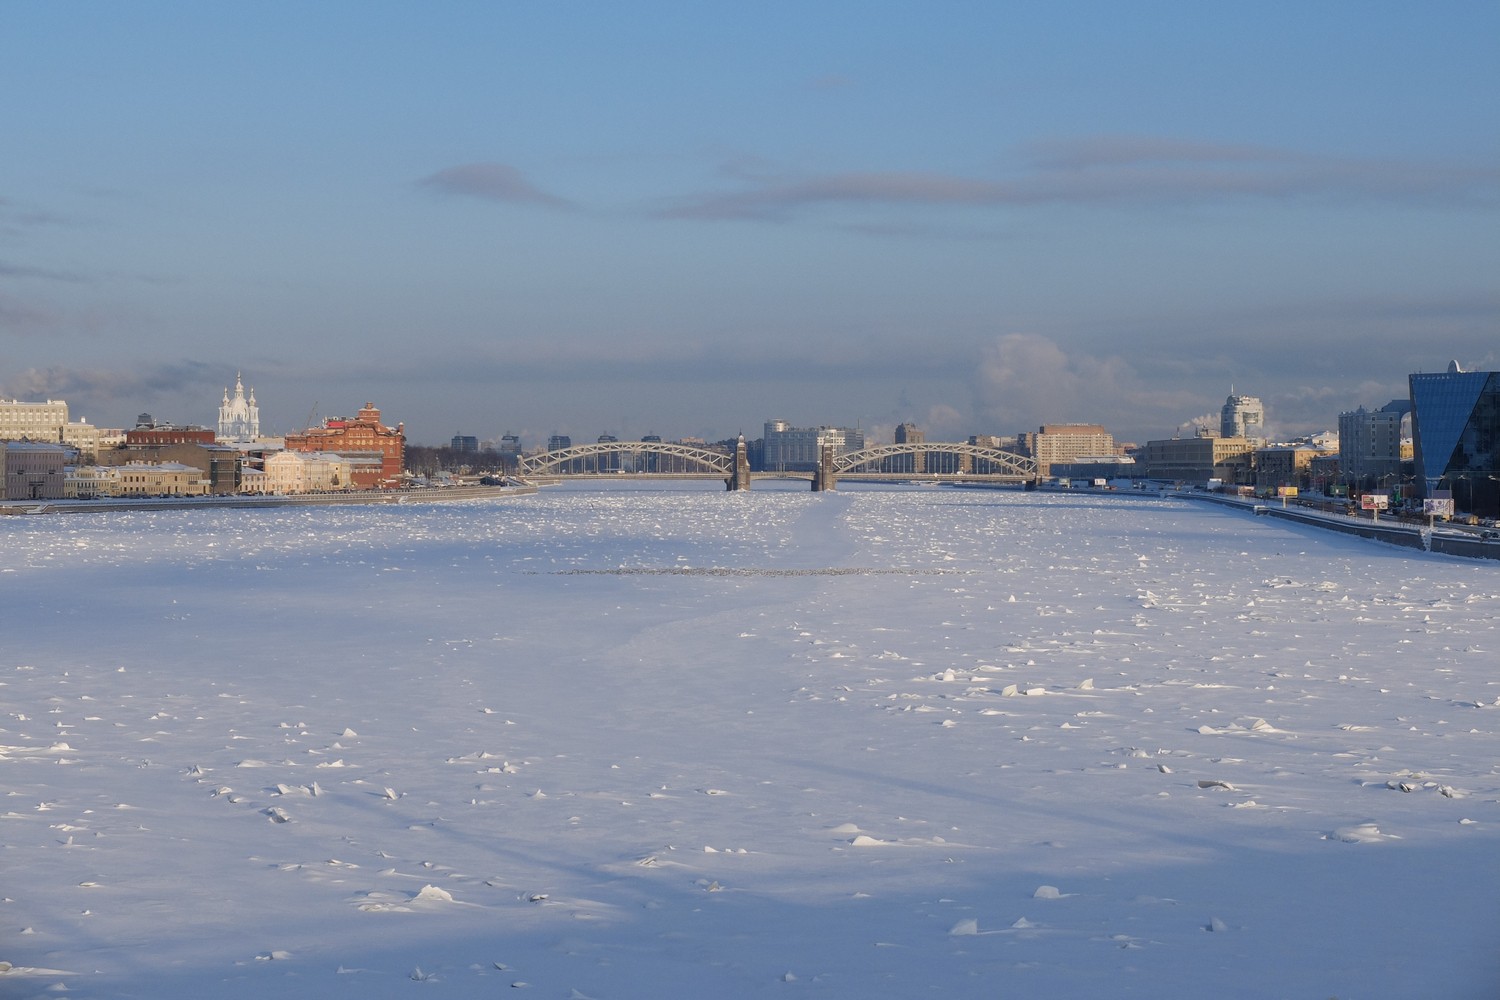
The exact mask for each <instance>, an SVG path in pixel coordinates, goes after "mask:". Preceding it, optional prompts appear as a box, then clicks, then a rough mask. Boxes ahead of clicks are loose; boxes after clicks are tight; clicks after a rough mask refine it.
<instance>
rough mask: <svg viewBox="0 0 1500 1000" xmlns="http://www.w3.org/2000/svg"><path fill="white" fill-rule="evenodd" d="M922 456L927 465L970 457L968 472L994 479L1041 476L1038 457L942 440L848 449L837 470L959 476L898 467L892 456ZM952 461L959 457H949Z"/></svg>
mask: <svg viewBox="0 0 1500 1000" xmlns="http://www.w3.org/2000/svg"><path fill="white" fill-rule="evenodd" d="M919 455H920V456H922V457H923V459H924V465H925V464H929V463H927V462H926V461H925V460H926V459H929V458H943V457H945V456H956V457H957V458H956V460H957V461H960V462H961V461H962V460H963V459H968V464H969V466H970V469H971V470H972V471H971V472H967V473H964V474H965V475H973V476H985V477H987V478H992V479H1014V480H1017V481H1020V480H1029V479H1035V478H1036V475H1037V465H1036V460H1035V459H1032V458H1027V457H1026V456H1025V455H1017V454H1015V453H1013V452H1009V451H1001V450H999V449H998V448H986V447H984V446H983V445H977V444H952V443H944V442H941V441H923V442H921V443H913V444H883V445H876V446H875V447H873V448H862V449H860V450H859V451H851V452H846V453H844V454H842V455H835V456H834V458H833V471H834V472H835V474H837V475H839V476H847V475H881V476H889V475H893V474H898V475H915V476H932V477H934V478H946V477H947V476H952V475H957V474H958V470H952V471H943V472H931V471H922V470H918V469H917V468H916V463H915V462H913V463H912V468H910V469H900V470H894V469H892V467H891V463H890V462H889V460H890V459H893V458H902V457H912V458H915V457H916V456H919ZM947 461H949V462H952V461H955V459H947Z"/></svg>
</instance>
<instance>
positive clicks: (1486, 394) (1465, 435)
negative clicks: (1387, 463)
mask: <svg viewBox="0 0 1500 1000" xmlns="http://www.w3.org/2000/svg"><path fill="white" fill-rule="evenodd" d="M1408 383H1409V385H1410V387H1411V405H1412V433H1413V436H1414V437H1415V438H1416V463H1417V475H1418V476H1419V478H1420V480H1421V482H1422V484H1423V485H1424V486H1425V488H1426V490H1427V495H1429V496H1430V495H1432V493H1433V492H1434V491H1440V490H1447V491H1449V493H1450V494H1451V495H1452V497H1453V503H1454V507H1455V508H1456V509H1457V510H1458V511H1459V512H1461V513H1469V514H1478V515H1479V516H1481V517H1497V516H1500V372H1466V371H1461V370H1459V368H1458V365H1456V364H1454V365H1450V366H1449V369H1448V371H1446V372H1443V373H1440V374H1431V375H1428V374H1418V375H1410V376H1408Z"/></svg>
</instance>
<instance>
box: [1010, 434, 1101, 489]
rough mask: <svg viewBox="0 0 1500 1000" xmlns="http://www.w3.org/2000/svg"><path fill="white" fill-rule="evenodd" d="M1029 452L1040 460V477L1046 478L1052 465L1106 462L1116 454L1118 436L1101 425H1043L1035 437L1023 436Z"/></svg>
mask: <svg viewBox="0 0 1500 1000" xmlns="http://www.w3.org/2000/svg"><path fill="white" fill-rule="evenodd" d="M1023 439H1024V441H1025V445H1026V452H1027V454H1029V455H1030V456H1031V457H1032V458H1033V459H1035V460H1036V467H1037V475H1039V476H1045V475H1047V474H1048V472H1049V471H1050V469H1051V467H1052V464H1053V463H1054V462H1056V463H1071V462H1077V461H1079V460H1080V459H1085V458H1104V457H1108V456H1111V455H1113V454H1114V453H1115V436H1114V435H1113V434H1111V433H1110V432H1109V431H1107V430H1105V429H1104V428H1103V427H1102V426H1101V425H1099V424H1043V425H1042V426H1041V427H1040V428H1039V429H1038V431H1037V433H1035V434H1026V435H1024V436H1023Z"/></svg>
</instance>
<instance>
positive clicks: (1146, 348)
mask: <svg viewBox="0 0 1500 1000" xmlns="http://www.w3.org/2000/svg"><path fill="white" fill-rule="evenodd" d="M720 7H726V8H727V5H711V4H689V3H650V2H638V3H631V4H619V3H575V4H566V3H548V4H542V3H533V4H520V3H424V4H416V3H404V4H398V3H382V2H362V3H341V2H323V3H317V4H303V3H275V2H269V3H267V2H262V3H256V4H236V5H231V4H202V3H152V2H137V3H130V4H83V3H41V2H35V3H32V2H24V3H23V2H14V0H0V24H3V30H0V93H4V94H6V95H7V96H6V99H4V100H3V101H0V395H3V396H5V397H7V398H9V397H13V396H19V397H21V398H47V397H51V398H63V399H66V400H68V402H69V404H70V408H71V410H72V413H73V414H74V416H75V418H77V417H79V416H83V417H87V418H88V419H89V420H90V421H92V422H94V423H98V424H102V425H121V424H128V423H131V422H133V421H134V418H135V415H136V414H137V413H139V412H141V411H149V412H151V413H153V414H155V415H156V416H157V417H158V418H161V419H167V420H172V421H174V422H177V423H211V422H212V420H213V419H214V418H215V415H216V407H217V403H218V398H219V394H220V393H221V391H222V389H223V387H224V386H225V385H226V384H231V385H232V384H233V380H234V375H235V372H236V370H243V371H244V373H245V377H246V381H247V382H248V383H250V384H252V385H253V386H254V387H255V389H256V392H257V396H258V398H259V402H260V405H261V415H262V424H263V427H264V429H266V430H268V431H274V432H278V433H279V432H284V431H287V430H292V429H296V428H298V427H300V426H302V425H303V424H304V423H305V422H306V420H307V417H308V414H309V413H311V412H314V411H316V412H317V413H318V414H319V415H321V416H327V415H333V414H341V413H352V412H353V411H354V410H356V409H357V408H358V407H359V406H360V405H361V404H362V403H363V402H365V401H366V400H370V401H373V402H375V403H376V405H378V406H380V407H381V408H382V409H383V410H384V412H385V416H386V417H387V419H388V420H390V421H391V422H395V421H397V420H400V421H404V422H405V423H406V425H407V430H408V433H409V435H410V436H411V438H412V439H413V440H415V441H419V442H423V443H438V442H445V441H446V440H447V438H448V437H450V436H451V435H453V434H454V433H459V432H462V433H466V434H476V435H479V436H480V437H495V436H498V435H499V434H501V433H503V432H505V431H515V432H518V433H521V434H522V435H523V438H524V439H525V440H526V443H528V444H538V443H541V440H542V439H543V438H544V437H545V435H547V434H549V433H552V432H555V431H556V432H564V433H570V434H572V435H573V436H574V438H575V440H592V439H593V438H594V437H596V436H598V435H599V434H601V433H612V434H615V435H617V436H619V437H622V438H633V437H638V436H639V435H641V434H645V433H650V432H655V433H659V434H662V435H664V436H667V437H678V436H682V435H690V434H700V435H704V436H707V437H710V438H714V437H722V436H729V435H732V434H734V433H736V432H738V431H741V430H743V431H745V432H746V433H748V434H750V436H756V435H758V433H759V430H760V426H761V424H762V423H763V422H764V421H765V420H766V419H767V418H769V417H781V418H784V419H787V420H790V421H792V422H793V423H794V424H797V425H809V424H819V423H832V424H854V423H859V424H860V425H861V426H863V427H865V428H866V430H867V432H869V433H870V434H872V435H874V436H875V437H882V436H888V435H889V432H890V428H891V427H892V426H893V425H894V424H895V423H897V422H899V421H901V420H914V421H916V422H917V423H919V424H921V425H923V426H924V427H926V428H927V429H928V431H929V438H930V439H933V438H947V439H961V438H962V437H964V436H967V435H969V434H974V433H984V434H1010V433H1016V432H1017V431H1023V430H1030V429H1035V426H1036V425H1038V424H1040V423H1043V422H1061V421H1084V422H1102V423H1105V424H1106V425H1108V426H1109V427H1110V428H1111V429H1112V430H1114V431H1115V433H1116V435H1117V437H1120V438H1122V439H1132V440H1144V439H1146V438H1151V437H1167V436H1171V435H1172V433H1174V432H1175V431H1176V430H1177V429H1178V427H1179V426H1181V425H1182V424H1184V423H1186V422H1188V421H1190V420H1192V419H1194V418H1196V417H1198V416H1200V415H1202V414H1205V413H1209V412H1216V411H1217V409H1218V407H1219V406H1220V405H1221V404H1222V403H1223V400H1224V397H1225V396H1226V395H1227V394H1228V393H1229V391H1230V388H1231V386H1232V387H1233V388H1234V389H1235V390H1236V391H1239V392H1244V393H1250V394H1254V395H1259V396H1260V397H1262V399H1263V400H1264V401H1265V403H1266V408H1267V419H1268V422H1269V423H1270V424H1271V425H1272V426H1273V427H1274V428H1276V429H1278V430H1281V431H1284V432H1286V433H1294V432H1301V431H1310V430H1318V429H1323V428H1327V427H1331V426H1333V425H1334V424H1335V423H1336V414H1337V413H1338V412H1339V411H1340V410H1344V409H1352V408H1354V407H1356V406H1358V405H1361V404H1363V405H1366V406H1378V405H1381V404H1383V403H1385V402H1386V401H1387V400H1389V399H1391V398H1393V397H1395V396H1400V395H1404V394H1405V391H1406V389H1405V384H1406V383H1405V376H1406V374H1407V373H1408V372H1411V371H1418V370H1427V371H1432V370H1439V369H1441V368H1442V367H1443V366H1445V365H1446V364H1447V363H1448V361H1449V360H1450V359H1455V358H1456V359H1458V360H1460V361H1462V362H1464V363H1466V364H1469V365H1474V366H1479V367H1492V368H1493V367H1500V322H1497V321H1500V288H1497V283H1500V225H1497V222H1500V219H1497V214H1500V213H1497V207H1500V65H1497V64H1500V60H1496V59H1495V58H1494V49H1495V41H1496V39H1497V38H1500V5H1497V4H1495V3H1493V2H1472V3H1463V2H1455V3H1435V4H1430V5H1414V4H1404V3H1379V2H1364V3H1337V2H1321V3H1316V4H1307V3H1257V4H1198V3H1188V2H1181V3H1129V4H1123V3H1113V2H1110V3H1105V2H1100V3H1047V4H1043V3H1024V4H1022V3H1016V4H1006V3H922V4H915V3H913V4H906V3H873V4H872V3H868V2H867V3H859V4H855V3H817V4H808V3H760V4H746V5H736V6H734V7H733V8H732V9H718V8H720Z"/></svg>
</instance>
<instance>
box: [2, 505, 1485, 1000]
mask: <svg viewBox="0 0 1500 1000" xmlns="http://www.w3.org/2000/svg"><path fill="white" fill-rule="evenodd" d="M12 522H15V523H12ZM0 530H3V531H5V532H6V533H7V537H6V539H5V545H4V548H3V550H0V588H3V591H0V597H3V601H4V606H5V607H6V608H7V609H8V611H7V620H8V621H7V626H6V628H5V636H6V639H7V642H6V644H5V650H4V652H3V653H0V705H3V709H4V712H5V715H4V717H3V718H0V765H3V767H4V768H5V773H6V775H7V781H6V783H5V800H4V803H3V815H4V821H5V831H6V834H5V837H4V841H3V854H0V856H3V857H4V858H5V861H6V864H5V871H6V882H5V886H4V888H3V889H0V894H3V897H4V901H3V902H0V928H3V929H4V933H3V936H0V941H3V942H4V944H3V948H4V950H3V952H0V959H4V960H6V961H8V962H9V963H10V965H11V968H10V969H9V970H7V971H0V995H5V996H11V995H14V996H57V995H59V994H61V995H72V996H96V997H126V996H142V997H145V996H152V997H162V996H183V997H196V996H202V995H210V994H211V995H217V996H223V997H241V996H243V997H249V996H260V995H264V994H265V993H267V992H268V991H270V992H274V993H275V994H276V995H279V996H308V997H314V996H316V997H328V996H358V997H384V996H414V995H424V996H439V995H442V996H476V995H490V994H491V993H492V992H494V991H497V990H500V989H509V988H512V987H514V988H517V989H525V990H528V991H530V992H532V993H535V994H536V995H540V996H557V997H571V996H575V995H576V996H585V997H597V998H600V1000H603V998H607V997H654V996H667V995H677V996H716V997H759V996H778V997H779V996H810V997H813V996H826V997H834V996H838V997H843V996H849V997H852V996H860V997H909V996H912V995H916V994H919V993H927V992H932V993H939V994H947V995H968V996H993V995H997V994H998V995H1018V996H1033V995H1047V996H1055V997H1069V996H1076V997H1093V996H1102V995H1115V996H1152V997H1159V996H1197V995H1210V994H1211V995H1215V996H1231V997H1232V996H1243V997H1261V996H1274V995H1288V996H1292V995H1297V996H1362V997H1367V996H1375V997H1404V996H1415V995H1430V996H1438V995H1442V996H1475V997H1479V996H1492V995H1494V994H1495V992H1496V986H1497V984H1500V959H1497V957H1496V956H1497V951H1496V949H1495V947H1494V928H1495V927H1497V926H1500V920H1497V919H1496V918H1497V916H1500V912H1497V911H1500V903H1497V902H1496V900H1497V899H1500V893H1497V889H1500V860H1497V859H1500V853H1497V851H1496V847H1497V844H1496V832H1497V829H1500V827H1497V819H1500V817H1497V815H1496V804H1497V799H1500V754H1497V749H1500V741H1497V739H1496V732H1497V720H1500V674H1497V673H1496V670H1495V665H1496V662H1497V657H1496V649H1497V648H1500V643H1497V642H1496V638H1497V636H1496V631H1497V625H1496V622H1497V617H1500V616H1497V612H1500V576H1497V574H1496V570H1495V568H1494V567H1493V566H1489V565H1475V564H1472V563H1468V562H1461V561H1458V560H1447V559H1443V558H1441V557H1430V556H1429V557H1422V556H1420V555H1415V554H1412V553H1408V552H1405V551H1399V552H1398V551H1396V550H1393V549H1387V548H1385V547H1383V546H1380V545H1378V544H1374V543H1369V542H1363V541H1360V540H1357V539H1352V538H1347V537H1345V536H1337V535H1332V534H1322V533H1318V532H1316V531H1315V530H1313V529H1304V528H1299V527H1296V526H1293V525H1289V524H1286V523H1284V522H1273V521H1269V520H1268V519H1263V518H1255V519H1252V518H1248V517H1236V516H1233V515H1229V514H1226V513H1224V512H1221V511H1218V510H1204V509H1199V508H1197V507H1194V506H1191V505H1188V504H1184V503H1177V502H1167V503H1162V504H1155V503H1122V502H1118V501H1110V500H1108V499H1099V498H1088V497H1078V498H1074V497H1059V496H1036V495H1023V494H1016V493H1000V492H989V491H974V492H967V491H950V490H915V491H907V492H900V491H881V490H862V489H848V490H843V491H841V492H839V493H835V494H823V495H810V494H805V493H801V492H796V493H793V492H776V491H771V490H767V491H764V492H759V491H757V492H752V493H751V494H749V495H748V496H745V495H741V496H725V495H724V494H723V493H721V492H713V491H709V490H702V489H692V488H684V489H681V490H675V491H660V492H658V491H650V490H627V491H624V492H621V493H612V492H610V493H607V492H602V491H593V490H588V489H557V490H549V491H545V492H544V493H543V494H541V495H539V496H535V497H528V498H518V499H515V500H511V501H505V502H498V503H476V504H462V505H451V506H431V507H411V508H369V509H363V510H355V509H337V508H325V509H315V510H305V511H302V510H299V511H276V512H241V511H223V512H191V513H171V514H166V513H163V514H140V515H129V516H115V517H104V516H94V515H89V516H77V517H66V518H65V517H57V518H11V519H7V520H6V522H5V523H3V524H0ZM6 991H9V992H6Z"/></svg>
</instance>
